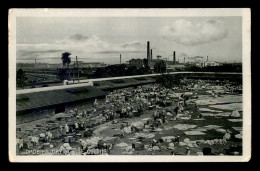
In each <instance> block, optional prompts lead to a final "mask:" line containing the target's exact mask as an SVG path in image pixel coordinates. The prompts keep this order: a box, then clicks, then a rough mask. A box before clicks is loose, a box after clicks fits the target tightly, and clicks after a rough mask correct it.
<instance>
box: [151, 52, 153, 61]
mask: <svg viewBox="0 0 260 171" xmlns="http://www.w3.org/2000/svg"><path fill="white" fill-rule="evenodd" d="M152 59H153V49H151V60H152Z"/></svg>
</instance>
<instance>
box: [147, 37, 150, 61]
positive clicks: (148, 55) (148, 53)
mask: <svg viewBox="0 0 260 171" xmlns="http://www.w3.org/2000/svg"><path fill="white" fill-rule="evenodd" d="M147 60H148V61H150V42H149V41H147Z"/></svg>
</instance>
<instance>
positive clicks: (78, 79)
mask: <svg viewBox="0 0 260 171" xmlns="http://www.w3.org/2000/svg"><path fill="white" fill-rule="evenodd" d="M76 62H77V72H78V83H79V62H78V57H77V56H76Z"/></svg>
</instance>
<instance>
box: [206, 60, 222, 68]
mask: <svg viewBox="0 0 260 171" xmlns="http://www.w3.org/2000/svg"><path fill="white" fill-rule="evenodd" d="M204 66H205V67H207V66H220V63H219V62H215V61H206V62H204Z"/></svg>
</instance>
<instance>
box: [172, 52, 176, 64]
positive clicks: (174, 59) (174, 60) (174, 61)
mask: <svg viewBox="0 0 260 171" xmlns="http://www.w3.org/2000/svg"><path fill="white" fill-rule="evenodd" d="M175 63H176V58H175V51H173V64H175Z"/></svg>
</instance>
